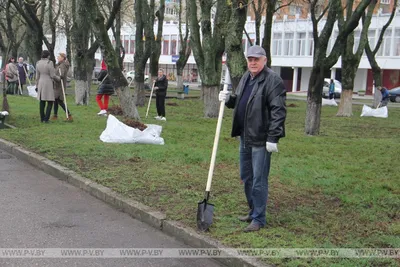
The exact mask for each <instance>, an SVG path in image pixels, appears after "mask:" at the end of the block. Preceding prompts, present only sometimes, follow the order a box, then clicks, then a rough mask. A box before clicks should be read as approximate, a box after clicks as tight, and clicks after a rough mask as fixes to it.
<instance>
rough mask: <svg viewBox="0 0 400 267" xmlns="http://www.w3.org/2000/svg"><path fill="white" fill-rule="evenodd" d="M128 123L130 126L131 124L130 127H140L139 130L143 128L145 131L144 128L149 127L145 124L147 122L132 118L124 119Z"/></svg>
mask: <svg viewBox="0 0 400 267" xmlns="http://www.w3.org/2000/svg"><path fill="white" fill-rule="evenodd" d="M123 122H124V123H125V124H126V125H128V126H130V127H132V128H136V129H139V130H141V131H143V130H144V129H146V128H147V126H146V125H145V124H143V123H141V122H139V121H135V120H132V119H128V118H127V119H125V120H124V121H123Z"/></svg>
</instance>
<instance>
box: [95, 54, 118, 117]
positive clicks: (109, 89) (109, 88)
mask: <svg viewBox="0 0 400 267" xmlns="http://www.w3.org/2000/svg"><path fill="white" fill-rule="evenodd" d="M97 80H98V81H100V86H99V90H98V91H97V96H96V102H97V104H98V105H99V108H100V112H99V113H97V115H99V116H107V109H108V101H109V99H110V95H112V94H113V93H114V85H113V84H112V80H111V79H110V76H109V75H108V72H107V65H106V63H105V61H104V59H103V60H102V61H101V71H100V73H99V77H98V78H97ZM103 97H104V103H103V102H102V100H101V99H102V98H103Z"/></svg>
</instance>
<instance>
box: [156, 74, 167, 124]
mask: <svg viewBox="0 0 400 267" xmlns="http://www.w3.org/2000/svg"><path fill="white" fill-rule="evenodd" d="M167 89H168V79H167V76H165V75H164V70H163V69H159V70H158V77H157V79H156V80H155V83H154V90H156V108H157V115H158V116H157V117H155V119H156V120H161V121H166V120H167V119H166V118H165V97H166V96H167Z"/></svg>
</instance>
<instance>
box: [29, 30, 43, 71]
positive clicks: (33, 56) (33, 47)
mask: <svg viewBox="0 0 400 267" xmlns="http://www.w3.org/2000/svg"><path fill="white" fill-rule="evenodd" d="M26 33H27V36H26V39H25V44H26V45H25V46H26V49H27V52H28V56H29V59H30V62H31V63H32V64H33V65H36V62H38V61H39V60H40V58H41V55H42V47H43V41H42V38H41V37H40V34H38V33H37V32H36V31H35V30H34V29H32V28H30V27H27V29H26Z"/></svg>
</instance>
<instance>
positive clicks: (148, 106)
mask: <svg viewBox="0 0 400 267" xmlns="http://www.w3.org/2000/svg"><path fill="white" fill-rule="evenodd" d="M155 84H156V81H154V82H153V86H152V87H151V93H150V98H149V104H148V105H147V111H146V118H147V116H148V115H149V109H150V103H151V97H152V96H153V90H154V85H155Z"/></svg>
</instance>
